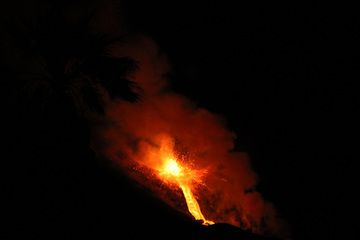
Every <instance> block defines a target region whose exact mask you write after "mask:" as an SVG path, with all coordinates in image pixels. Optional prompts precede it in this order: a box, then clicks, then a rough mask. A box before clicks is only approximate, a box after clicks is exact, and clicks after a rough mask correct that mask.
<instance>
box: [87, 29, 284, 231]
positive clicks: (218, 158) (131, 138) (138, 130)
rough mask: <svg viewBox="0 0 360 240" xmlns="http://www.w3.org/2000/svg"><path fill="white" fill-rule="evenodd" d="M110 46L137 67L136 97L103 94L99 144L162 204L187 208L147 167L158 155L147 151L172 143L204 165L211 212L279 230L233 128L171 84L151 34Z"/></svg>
mask: <svg viewBox="0 0 360 240" xmlns="http://www.w3.org/2000/svg"><path fill="white" fill-rule="evenodd" d="M110 52H111V54H112V55H113V56H116V57H130V58H132V59H134V60H136V61H137V63H138V69H137V71H136V72H134V73H133V75H132V76H131V77H130V78H131V79H132V80H133V81H134V82H135V83H136V84H137V86H138V87H137V88H136V89H135V91H136V92H137V93H138V95H139V96H140V97H139V100H138V101H136V102H128V101H124V100H113V101H110V100H107V101H106V121H105V122H106V124H103V125H101V126H99V127H97V129H96V131H95V135H94V136H95V141H94V147H95V149H97V152H98V153H99V154H101V155H102V156H104V157H105V158H107V159H110V160H111V161H114V162H116V164H117V165H118V166H119V168H120V169H121V170H122V171H124V172H125V173H126V174H128V176H129V177H131V178H133V179H134V180H135V181H137V182H138V183H140V184H141V185H143V186H144V187H147V188H150V189H152V190H153V191H154V192H155V194H157V195H158V196H160V197H161V199H162V200H163V201H165V202H166V203H167V204H169V205H172V206H175V207H177V208H178V209H179V210H180V211H184V212H186V209H185V208H184V207H183V203H179V201H181V198H177V200H175V202H174V199H172V198H171V197H169V194H164V193H163V192H164V191H167V190H166V189H165V190H164V186H160V187H156V183H154V181H153V180H152V177H151V175H152V173H151V171H150V170H149V169H147V166H151V165H154V164H156V163H154V162H156V161H157V159H154V156H152V155H151V154H150V152H156V151H161V148H162V147H163V146H167V147H170V148H172V149H174V151H175V152H176V153H177V154H178V156H179V158H181V159H182V160H183V161H184V162H186V164H188V165H189V166H192V167H193V168H194V169H202V170H204V172H205V174H203V178H202V179H201V184H200V185H199V187H198V188H197V189H196V191H195V195H196V196H197V198H198V201H199V204H200V205H201V208H202V211H203V212H204V215H206V217H207V218H208V219H211V220H213V221H215V222H217V223H219V222H223V223H229V224H232V225H235V226H238V227H241V228H243V229H246V230H250V231H252V232H255V233H262V234H272V235H279V234H280V231H281V224H280V221H279V219H278V218H277V215H276V211H275V210H274V207H273V206H272V204H271V203H269V202H267V201H265V200H264V199H263V197H262V196H261V194H260V193H259V192H258V191H256V184H257V180H258V177H257V175H256V174H255V172H254V171H253V170H252V169H251V164H250V161H249V157H248V155H247V154H246V153H244V152H237V151H235V150H234V139H235V137H236V136H235V134H234V133H233V132H231V131H229V130H228V129H227V128H226V127H225V124H224V119H223V118H222V117H220V116H217V115H215V114H213V113H211V112H209V111H208V110H206V109H203V108H200V107H197V106H196V105H195V104H194V103H193V102H191V100H189V99H187V98H186V97H184V96H182V95H179V94H176V93H174V92H172V91H171V89H170V87H169V83H168V82H167V81H166V77H165V76H166V74H167V73H168V72H169V71H170V70H171V69H170V65H169V63H168V61H167V59H166V56H165V55H163V54H161V52H160V51H159V49H158V47H157V46H156V44H155V43H154V41H152V40H151V39H150V38H148V37H145V36H142V35H137V36H132V37H131V38H128V39H127V40H125V41H124V42H122V43H121V44H117V45H113V46H112V47H111V49H110ZM189 87H191V86H189ZM99 143H101V144H99ZM172 194H173V195H176V194H179V192H177V191H173V193H172ZM170 196H171V194H170ZM179 199H180V200H179Z"/></svg>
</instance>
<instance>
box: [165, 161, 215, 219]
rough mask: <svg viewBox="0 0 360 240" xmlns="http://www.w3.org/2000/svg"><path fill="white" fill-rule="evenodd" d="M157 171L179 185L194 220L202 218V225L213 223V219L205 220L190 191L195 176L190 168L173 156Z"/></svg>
mask: <svg viewBox="0 0 360 240" xmlns="http://www.w3.org/2000/svg"><path fill="white" fill-rule="evenodd" d="M159 172H160V176H161V177H163V178H165V179H166V180H170V181H172V182H174V183H176V184H177V185H178V186H179V187H180V189H181V190H182V192H183V194H184V197H185V200H186V205H187V207H188V210H189V212H190V213H191V215H193V216H194V218H195V219H196V220H202V221H203V224H204V225H210V224H214V222H213V221H210V220H207V219H206V218H205V217H204V215H203V214H202V212H201V209H200V206H199V203H198V202H197V200H196V198H195V196H194V194H193V193H192V191H191V184H192V182H193V181H194V179H192V178H193V177H194V176H196V174H194V172H193V171H191V169H188V168H185V167H183V166H181V165H180V164H179V163H178V162H177V161H176V160H175V159H174V158H167V159H166V160H165V163H164V165H163V166H162V168H161V169H160V171H159Z"/></svg>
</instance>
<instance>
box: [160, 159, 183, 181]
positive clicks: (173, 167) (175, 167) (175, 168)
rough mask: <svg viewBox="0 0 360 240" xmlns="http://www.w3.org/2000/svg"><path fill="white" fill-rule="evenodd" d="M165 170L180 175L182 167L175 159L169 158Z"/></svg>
mask: <svg viewBox="0 0 360 240" xmlns="http://www.w3.org/2000/svg"><path fill="white" fill-rule="evenodd" d="M164 172H165V173H167V174H170V175H174V176H176V177H178V176H179V175H180V174H181V168H180V166H179V164H178V163H177V162H176V161H175V160H174V159H171V158H170V159H168V160H167V161H166V163H165V166H164Z"/></svg>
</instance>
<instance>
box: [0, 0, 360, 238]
mask: <svg viewBox="0 0 360 240" xmlns="http://www.w3.org/2000/svg"><path fill="white" fill-rule="evenodd" d="M245 2H246V1H245ZM1 5H2V6H1V7H0V9H1V18H0V19H1V20H0V34H1V39H0V52H1V55H0V56H1V58H0V60H1V72H2V77H1V96H2V100H1V102H2V105H3V107H2V120H3V121H4V123H3V124H2V130H1V132H2V135H3V140H4V142H5V144H2V146H3V147H4V150H3V151H2V153H3V154H2V157H1V168H0V169H1V170H0V171H1V177H2V178H3V179H2V180H1V182H2V183H1V186H2V187H1V189H2V190H1V192H2V193H1V198H2V199H4V200H5V201H4V203H2V204H1V205H2V206H1V214H0V215H1V218H3V220H4V221H2V222H5V224H2V225H1V227H0V234H1V235H0V236H1V239H4V240H5V239H19V237H22V238H23V239H25V237H26V239H72V238H74V237H76V238H80V239H83V238H84V239H85V238H89V237H94V238H95V239H139V238H140V237H139V236H141V235H142V234H145V235H147V236H148V238H151V239H152V238H154V237H157V238H159V239H172V237H171V238H168V235H167V234H165V233H164V232H163V231H162V230H161V229H163V228H164V229H167V230H168V231H172V232H173V234H175V238H176V237H180V238H181V239H185V238H186V237H187V236H192V237H195V238H198V237H199V236H207V235H201V234H205V233H203V232H202V231H205V230H199V229H198V225H197V224H195V223H193V222H191V221H189V219H187V217H186V216H182V215H181V214H180V213H178V212H176V211H174V210H173V209H170V208H169V207H167V206H166V205H164V204H163V203H160V202H158V200H157V199H156V198H154V197H153V196H152V195H151V194H150V193H149V192H147V191H146V190H143V189H141V188H140V187H139V186H137V185H135V184H133V183H131V182H129V181H128V180H127V179H126V177H125V176H123V175H122V174H121V172H119V171H117V170H116V168H115V167H113V166H112V165H111V164H110V163H108V162H106V161H104V160H102V159H99V158H98V157H97V156H96V154H95V153H94V152H93V151H92V149H91V148H90V146H89V142H90V133H89V128H90V127H89V125H88V123H86V122H85V121H84V119H83V118H81V117H78V115H77V110H76V109H75V108H74V107H73V106H72V104H71V103H70V101H69V99H67V98H66V97H65V95H64V89H65V88H66V87H65V86H66V84H67V83H66V82H64V79H66V78H65V77H68V75H66V74H64V71H65V70H64V69H66V65H67V61H68V59H69V58H70V56H71V57H73V56H76V57H78V56H83V55H81V54H84V52H86V49H87V48H86V47H87V46H92V45H91V44H88V42H89V41H90V40H91V39H92V38H91V36H90V35H91V34H90V33H94V32H96V31H99V29H100V30H101V31H103V32H106V33H107V34H108V35H110V36H111V38H114V39H115V38H119V39H121V37H122V36H124V35H125V36H126V35H130V34H134V33H141V34H145V35H146V36H149V37H151V38H152V39H154V41H155V42H156V43H157V44H158V46H159V49H160V50H161V52H163V53H164V54H166V55H167V57H168V60H169V63H170V64H171V67H172V72H171V73H170V74H169V76H168V78H169V81H170V84H171V87H172V88H173V90H174V91H175V92H177V93H179V94H182V95H185V96H187V97H189V98H190V99H192V100H193V101H194V102H195V103H196V104H197V105H198V106H200V107H204V108H206V109H208V110H210V111H212V112H214V113H216V114H219V115H221V116H222V117H223V118H224V119H226V122H227V126H228V128H229V129H231V130H232V131H234V132H235V133H236V135H237V139H236V149H237V150H241V151H245V152H248V153H249V155H250V158H251V163H252V166H253V169H254V170H255V172H256V173H257V174H258V176H259V179H260V181H259V185H258V190H259V191H260V192H261V193H262V194H263V196H264V197H265V199H267V200H268V201H270V202H272V203H273V204H274V206H275V208H276V209H277V211H278V213H279V215H280V216H281V217H282V218H283V219H285V220H286V222H287V223H288V224H289V226H290V231H291V232H292V239H355V238H356V236H357V234H358V223H357V222H358V220H357V219H358V215H357V209H358V207H357V205H358V202H357V200H356V199H355V197H353V196H354V195H356V194H357V190H358V187H357V186H356V185H357V184H356V176H357V175H358V170H357V169H356V168H355V167H354V165H355V161H356V160H357V159H358V153H356V152H355V150H357V144H356V143H358V133H357V132H356V128H357V125H358V121H357V120H356V117H355V115H356V111H355V110H357V109H356V108H358V104H357V102H359V99H358V88H357V87H356V82H357V81H358V79H359V77H360V76H359V63H358V61H359V51H358V43H359V29H360V25H359V23H360V19H359V16H358V13H357V12H356V9H355V8H354V7H353V8H351V7H350V6H348V7H342V6H338V5H330V4H327V5H320V4H315V3H313V4H309V5H306V4H302V5H297V4H295V3H294V4H292V3H287V4H286V5H282V4H274V3H266V4H260V3H258V2H256V3H247V2H246V3H238V2H237V3H223V2H213V1H205V0H198V1H158V0H156V1H140V0H132V1H123V2H121V3H120V2H119V3H118V2H117V1H104V2H100V1H95V0H93V1H54V3H47V2H46V1H35V0H34V1H21V0H18V1H12V2H6V1H5V2H4V3H1ZM114 14H115V15H114ZM87 44H88V45H87ZM79 46H83V49H82V48H81V47H79ZM95 46H97V45H95ZM90 48H91V49H92V50H94V48H93V47H89V48H88V49H90ZM79 49H80V50H79ZM85 55H86V54H85ZM76 57H75V59H76ZM105 69H106V68H105ZM65 75H66V76H65ZM64 76H65V77H64ZM124 88H126V84H124V86H123V88H122V89H124ZM125 98H126V97H125ZM127 99H129V98H127ZM88 104H89V105H91V107H94V108H95V109H96V106H95V105H96V104H93V105H92V103H91V102H89V103H88ZM99 111H100V112H101V110H99ZM135 207H136V208H138V210H137V211H136V212H137V213H136V214H134V212H132V211H133V210H134V209H135ZM138 212H140V213H141V214H139V213H138ZM3 213H5V214H3ZM210 235H211V234H210ZM189 239H190V238H189ZM209 239H210V238H209ZM219 239H222V238H219Z"/></svg>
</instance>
